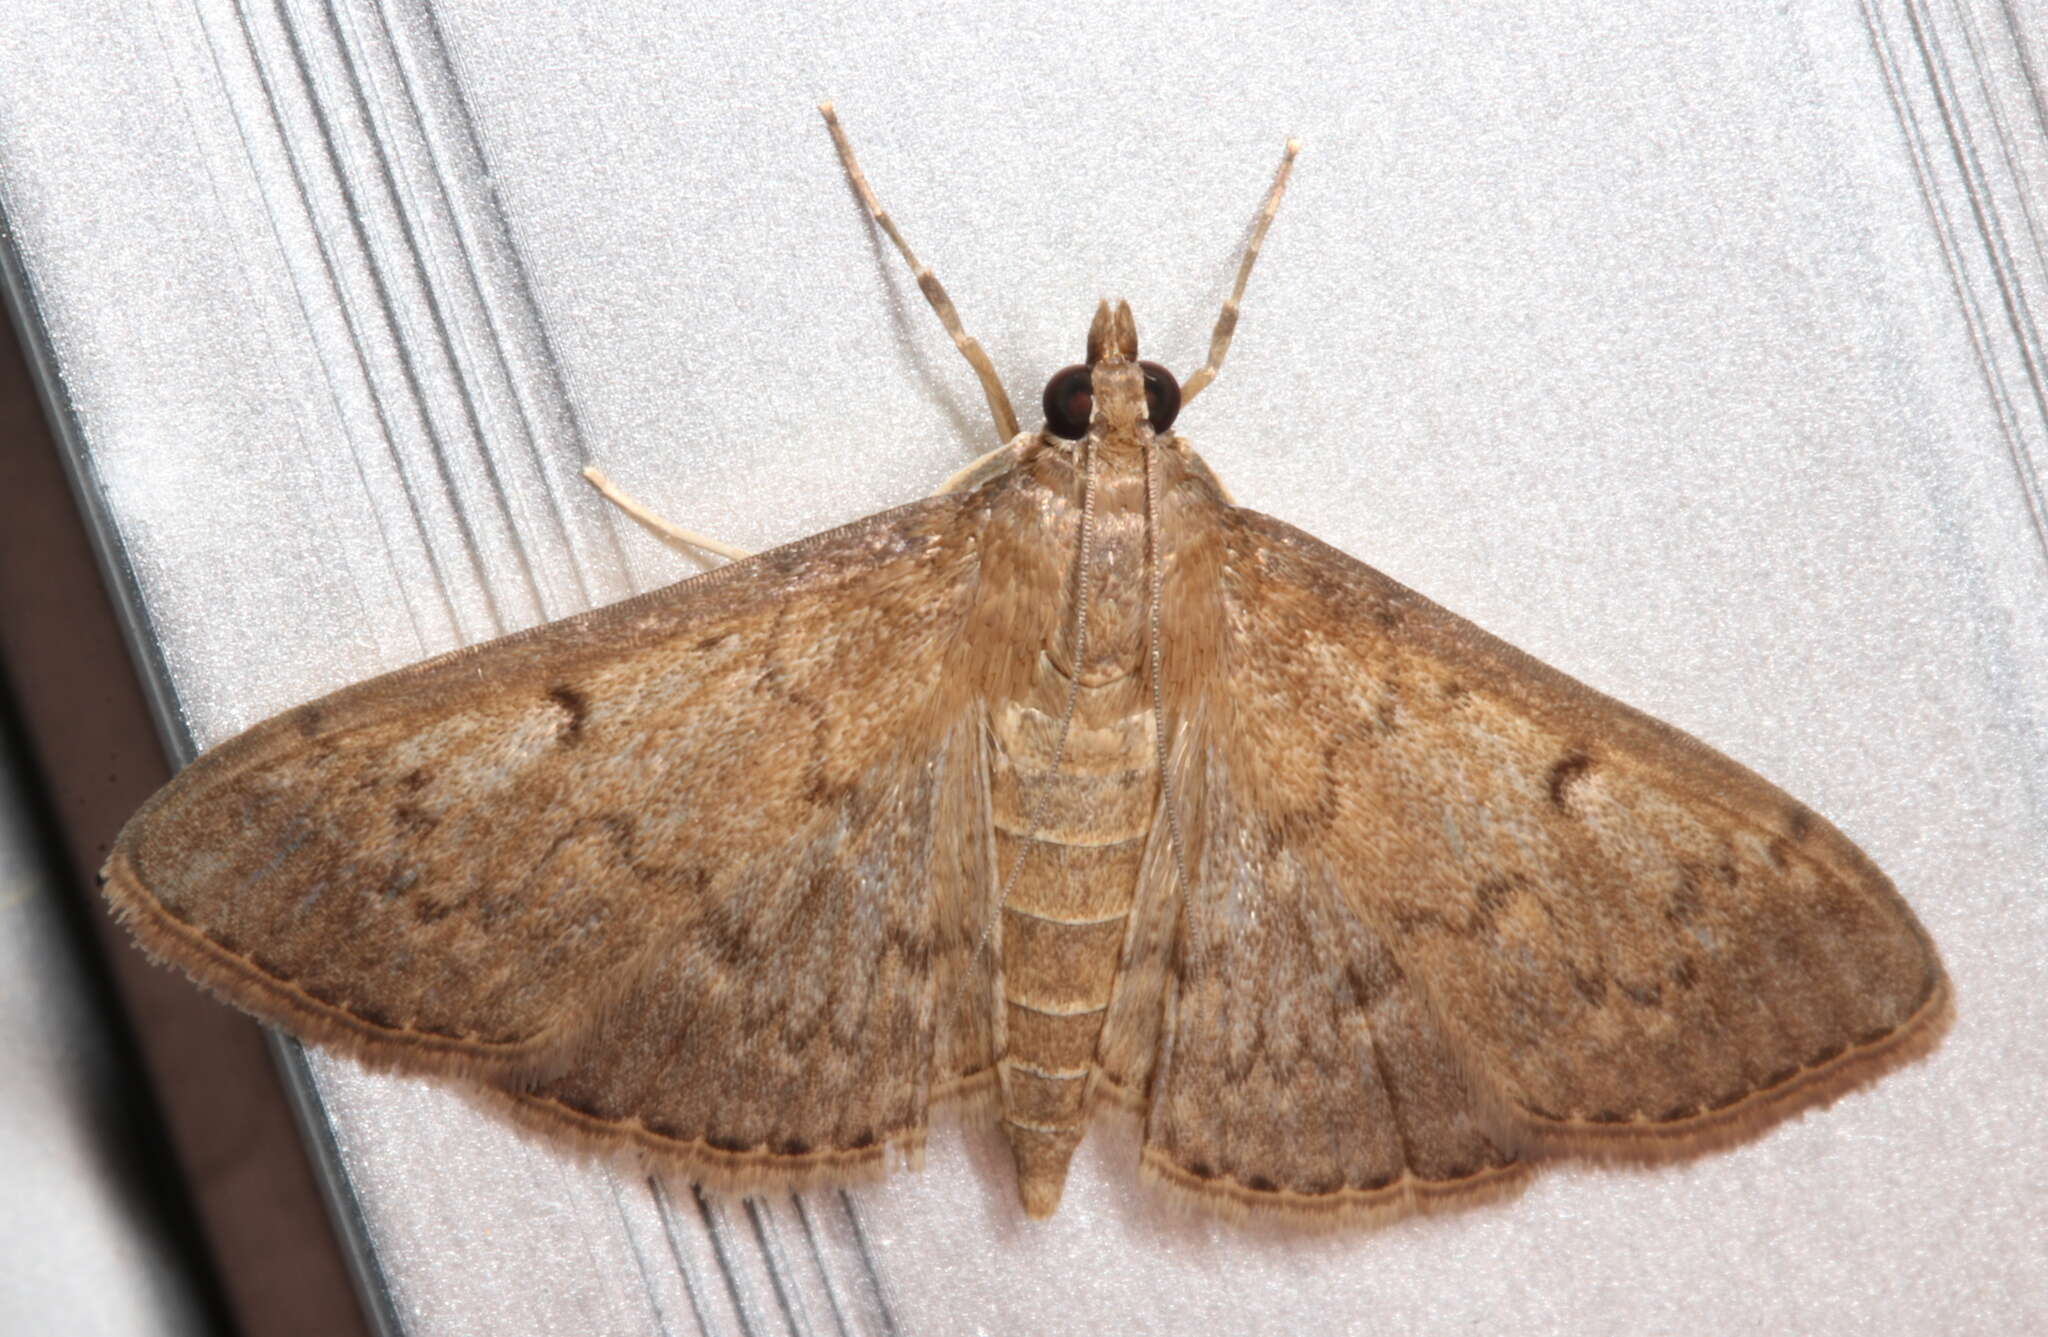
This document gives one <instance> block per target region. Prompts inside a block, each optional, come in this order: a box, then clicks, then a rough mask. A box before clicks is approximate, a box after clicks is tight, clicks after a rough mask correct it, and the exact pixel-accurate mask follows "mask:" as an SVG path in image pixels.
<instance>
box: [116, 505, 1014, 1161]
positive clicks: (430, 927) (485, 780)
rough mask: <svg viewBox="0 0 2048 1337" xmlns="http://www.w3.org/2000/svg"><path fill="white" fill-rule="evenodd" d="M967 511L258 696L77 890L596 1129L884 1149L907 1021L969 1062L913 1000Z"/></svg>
mask: <svg viewBox="0 0 2048 1337" xmlns="http://www.w3.org/2000/svg"><path fill="white" fill-rule="evenodd" d="M980 515H981V512H980V510H979V509H978V503H977V502H976V500H975V499H974V498H971V497H959V496H948V497H939V498H933V499H931V500H928V501H924V502H919V503H916V504H913V505H910V506H907V507H903V508H901V509H898V510H895V511H891V512H888V513H885V514H882V515H878V516H875V517H872V518H870V519H868V520H864V521H861V522H858V523H856V524H853V525H849V526H847V527H845V528H843V529H839V530H835V531H832V532H830V533H827V534H822V535H819V536H817V537H815V538H812V539H807V540H805V541H803V542H800V543H796V544H792V545H790V546H788V547H784V548H779V549H776V550H774V551H772V552H768V553H764V554H761V555H759V556H757V557H754V558H751V559H749V560H747V561H744V562H740V563H736V564H734V565H732V566H729V567H725V568H722V569H720V570H718V571H715V572H712V573H710V574H708V575H705V576H700V577H698V578H696V579H694V580H689V581H685V582H683V583H681V584H678V585H674V586H670V587H669V588H667V589H663V590H659V591H656V592H654V593H651V594H648V595H644V596H641V597H639V598H635V599H631V600H628V601H626V602H624V603H620V604H616V605H613V606H611V607H608V608H604V609H600V610H597V611H595V612H592V613H587V614H584V615H581V616H578V617H573V618H570V619H567V620H565V621H562V622H557V623H552V624H549V625H547V626H544V627H539V628H536V629H534V630H532V631H528V632H524V633H520V634H518V635H514V636H509V637H506V638H504V639H502V640H499V641H495V642H492V643H490V644H488V645H482V646H477V647H474V648H470V649H465V650H460V651H457V652H455V653H453V654H448V655H444V656H442V657H440V658H437V659H434V660H430V661H428V662H426V663H423V664H420V665H418V666H416V667H413V668H408V669H404V670H401V671H399V672H396V673H392V674H389V675H387V676H384V677H381V678H378V679H375V680H373V681H370V682H366V683H363V684H360V685H358V686H355V687H350V688H348V689H346V690H343V691H341V692H337V693H335V694H334V695H332V696H329V697H327V698H325V699H323V700H319V701H315V702H313V703H311V704H309V705H306V706H301V707H299V708H298V709H296V710H292V711H289V712H287V713H285V714H283V715H280V716H278V717H277V718H275V719H272V720H269V721H267V722H265V723H263V724H260V725H257V726H256V727H255V728H253V729H251V730H249V731H248V732H246V733H244V734H242V735H241V736H239V737H237V738H235V739H234V740H232V741H230V742H228V743H226V744H225V745H223V746H221V747H219V748H217V749H215V750H213V751H211V752H208V753H207V754H206V755H204V756H202V757H201V758H200V759H199V760H198V761H196V762H195V763H193V764H192V765H191V766H190V767H188V768H187V769H186V770H185V771H184V772H183V773H182V774H181V775H179V776H178V777H177V779H175V780H174V781H173V782H172V783H171V784H170V785H169V786H168V787H166V788H165V789H164V790H163V791H162V792H161V793H159V794H158V795H157V796H156V797H155V798H153V799H152V800H151V801H150V802H149V804H148V805H147V806H146V807H145V808H144V809H143V810H142V811H141V812H140V813H138V814H137V815H136V817H135V818H134V819H133V821H131V822H130V823H129V825H128V827H127V828H126V829H125V830H124V831H123V832H122V833H121V836H120V838H119V840H118V841H117V843H116V845H115V848H114V851H113V854H112V856H111V858H110V859H109V862H108V864H107V868H106V873H105V876H106V879H107V891H108V895H109V896H110V898H111V899H112V900H113V902H114V905H115V906H116V908H117V910H118V911H119V912H120V913H121V915H122V916H123V917H124V918H125V919H126V920H127V921H128V923H129V924H130V926H131V927H132V928H133V930H134V931H135V933H136V934H137V936H138V937H139V938H140V939H141V940H142V942H143V944H144V946H145V947H147V948H148V949H149V950H150V951H152V952H153V953H155V954H157V955H159V956H162V957H164V958H167V959H169V960H171V961H173V962H175V963H176V964H178V965H180V966H182V967H184V968H185V969H186V970H187V971H189V972H190V973H192V974H193V975H195V976H196V977H198V978H199V979H200V980H201V981H202V982H204V983H206V984H208V985H209V986H211V987H212V988H214V989H215V990H217V991H218V992H220V993H221V994H223V995H225V996H226V997H227V998H228V999H229V1000H230V1001H232V1002H234V1003H236V1004H238V1005H240V1006H242V1007H244V1008H246V1009H247V1010H249V1011H251V1012H253V1013H255V1014H256V1015H257V1016H259V1017H261V1018H263V1019H265V1020H267V1021H271V1022H274V1023H277V1024H279V1025H281V1026H283V1027H285V1028H286V1029H288V1030H291V1031H293V1032H295V1033H297V1034H299V1035H302V1036H305V1037H306V1038H308V1039H311V1040H315V1041H318V1042H322V1043H326V1044H332V1045H336V1046H338V1047H340V1048H342V1049H344V1050H348V1051H351V1052H353V1053H356V1054H358V1055H360V1056H363V1057H365V1058H367V1059H369V1060H371V1061H373V1062H378V1063H382V1064H386V1065H389V1066H393V1067H398V1068H403V1069H409V1070H415V1071H424V1072H429V1073H453V1074H457V1075H461V1076H465V1077H469V1078H473V1079H477V1080H479V1081H481V1082H482V1083H484V1084H485V1086H486V1088H487V1089H492V1090H495V1091H496V1092H497V1093H499V1094H501V1095H502V1096H503V1097H504V1098H505V1100H506V1101H507V1102H509V1104H510V1106H511V1108H512V1112H513V1113H515V1114H517V1115H519V1116H521V1117H523V1118H525V1119H526V1120H527V1121H529V1122H533V1123H538V1124H541V1125H544V1126H547V1127H549V1128H551V1129H554V1130H556V1131H561V1132H566V1133H568V1134H569V1135H571V1136H572V1137H580V1138H582V1139H585V1140H587V1141H588V1142H590V1143H591V1144H593V1145H595V1146H598V1147H622V1148H633V1147H637V1148H640V1149H642V1150H644V1151H645V1152H647V1153H650V1154H651V1155H652V1156H653V1157H655V1158H656V1159H662V1158H666V1159H669V1160H672V1161H674V1162H677V1163H679V1164H680V1165H682V1166H683V1167H685V1168H687V1169H688V1170H689V1171H690V1172H691V1173H693V1174H694V1175H696V1176H697V1177H699V1178H703V1179H706V1180H708V1181H710V1182H714V1183H725V1184H727V1185H729V1186H732V1187H747V1186H751V1185H754V1184H760V1183H764V1182H767V1183H783V1184H796V1183H804V1182H836V1181H839V1180H843V1179H846V1178H849V1177H852V1176H855V1175H858V1174H860V1173H863V1172H865V1171H868V1170H872V1169H879V1168H880V1166H881V1163H882V1158H883V1153H884V1150H885V1148H886V1147H887V1146H888V1145H889V1144H891V1143H892V1142H893V1143H898V1144H902V1145H905V1146H907V1147H910V1148H911V1149H913V1150H914V1149H915V1147H916V1145H917V1144H918V1142H919V1139H920V1138H921V1136H922V1131H923V1128H924V1123H925V1110H926V1106H927V1104H928V1102H929V1099H930V1097H931V1094H932V1090H933V1085H934V1081H935V1079H936V1081H937V1082H938V1083H939V1084H940V1085H941V1086H943V1085H944V1084H945V1083H946V1082H947V1081H949V1080H950V1079H952V1078H954V1077H956V1076H958V1075H959V1074H958V1073H957V1072H949V1071H940V1072H938V1073H936V1074H935V1073H934V1066H935V1052H941V1053H942V1054H943V1058H942V1059H941V1060H940V1061H941V1062H943V1063H950V1064H953V1065H955V1066H957V1067H959V1068H962V1069H972V1068H976V1067H980V1066H985V1065H986V1063H987V1062H988V1061H989V1059H988V1056H987V1055H986V1054H977V1053H974V1052H972V1051H973V1050H974V1048H975V1045H974V1044H972V1043H967V1042H964V1041H963V1039H962V1037H961V1036H959V1035H955V1034H953V1033H952V1022H951V1018H950V1013H948V1014H947V1015H943V1016H942V1015H941V1007H940V1003H939V1000H938V997H937V995H938V994H939V981H940V978H941V977H942V976H947V977H948V979H949V983H951V984H952V985H954V986H955V987H957V985H958V982H959V981H958V974H959V969H960V967H959V963H958V961H956V960H955V958H959V957H964V956H965V955H966V952H965V949H964V948H962V947H961V945H960V944H961V942H962V941H964V940H966V939H969V938H971V936H972V935H971V931H970V930H967V929H963V928H961V927H960V924H961V923H962V922H964V921H965V920H966V919H968V918H971V917H972V914H973V912H971V911H964V910H962V909H961V907H960V906H959V905H958V904H956V901H957V899H958V898H960V897H962V896H965V895H969V894H971V893H970V888H969V887H968V886H967V885H966V884H967V883H968V882H970V881H972V880H974V879H975V878H978V877H981V876H983V874H982V873H981V871H980V869H979V866H978V864H977V861H976V860H975V859H974V857H973V855H972V851H973V850H974V849H976V848H979V846H978V845H977V844H976V839H977V838H976V836H975V835H974V834H973V821H974V815H975V814H976V813H978V812H979V811H980V810H981V808H983V807H985V804H977V803H976V802H975V801H974V797H973V796H974V794H975V792H977V791H976V790H975V788H974V787H975V786H977V785H980V784H982V783H983V780H982V770H981V766H980V763H979V746H980V743H979V723H978V717H977V716H975V714H974V713H973V712H972V710H970V709H969V707H968V703H966V702H964V701H961V700H956V699H955V698H954V694H953V693H952V692H951V691H949V687H948V682H949V678H948V674H947V660H948V656H949V654H951V653H954V652H955V650H956V642H957V640H958V637H957V635H956V633H957V631H958V629H959V627H960V625H961V622H962V620H963V617H964V614H965V611H966V609H967V607H968V604H969V602H970V601H971V599H972V597H973V594H974V590H975V586H976V583H977V575H978V568H977V566H976V558H975V552H976V544H975V530H976V528H977V527H978V525H979V523H980ZM979 839H980V841H981V842H983V843H985V841H986V835H985V833H983V834H982V835H981V836H980V837H979ZM983 894H984V895H985V893H983ZM969 1039H970V1040H971V1039H972V1037H971V1036H970V1037H969Z"/></svg>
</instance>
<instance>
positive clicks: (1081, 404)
mask: <svg viewBox="0 0 2048 1337" xmlns="http://www.w3.org/2000/svg"><path fill="white" fill-rule="evenodd" d="M1167 379H1168V380H1171V379H1172V378H1171V377H1168V378H1167ZM1145 389H1146V391H1147V399H1148V400H1149V399H1150V391H1151V389H1152V378H1151V377H1150V376H1147V377H1146V378H1145ZM1173 402H1174V403H1175V404H1176V405H1178V404H1179V403H1180V391H1179V390H1178V389H1176V390H1175V391H1174V392H1173ZM1094 411H1095V386H1094V383H1093V381H1092V379H1091V377H1090V375H1089V372H1088V368H1086V367H1068V368H1066V369H1065V370H1064V371H1060V372H1056V373H1054V375H1053V378H1052V379H1051V380H1049V381H1047V382H1046V383H1045V426H1046V430H1047V431H1049V432H1051V433H1052V434H1053V435H1054V436H1063V437H1065V438H1066V439H1067V440H1069V441H1079V440H1080V439H1081V438H1082V437H1084V436H1086V435H1088V415H1089V414H1090V413H1092V412H1094ZM1167 416H1168V417H1171V416H1172V415H1171V414H1168V415H1167Z"/></svg>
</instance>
